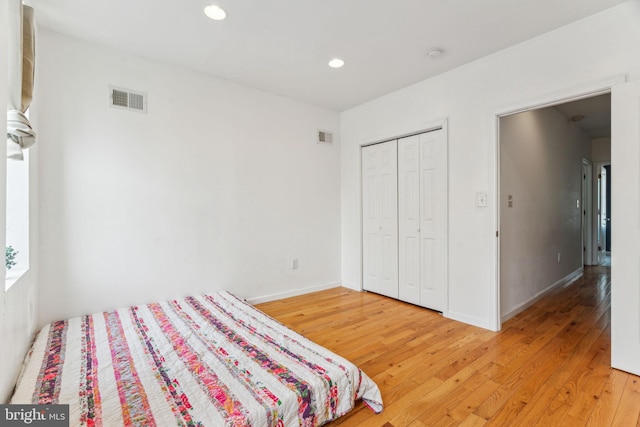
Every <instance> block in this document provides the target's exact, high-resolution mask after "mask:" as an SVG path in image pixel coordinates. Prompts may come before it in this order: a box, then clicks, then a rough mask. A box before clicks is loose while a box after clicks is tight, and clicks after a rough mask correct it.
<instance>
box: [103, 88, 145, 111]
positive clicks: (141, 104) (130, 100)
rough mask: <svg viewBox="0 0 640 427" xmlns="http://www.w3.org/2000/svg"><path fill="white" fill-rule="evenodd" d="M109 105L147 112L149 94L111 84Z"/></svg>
mask: <svg viewBox="0 0 640 427" xmlns="http://www.w3.org/2000/svg"><path fill="white" fill-rule="evenodd" d="M109 105H110V106H111V107H115V108H122V109H125V110H131V111H138V112H140V113H146V112H147V94H146V93H142V92H136V91H133V90H130V89H123V88H119V87H115V86H109Z"/></svg>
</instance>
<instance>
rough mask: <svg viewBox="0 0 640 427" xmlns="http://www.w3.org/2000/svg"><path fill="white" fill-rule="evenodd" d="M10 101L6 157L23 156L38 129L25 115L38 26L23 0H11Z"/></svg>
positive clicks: (31, 89)
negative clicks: (33, 126)
mask: <svg viewBox="0 0 640 427" xmlns="http://www.w3.org/2000/svg"><path fill="white" fill-rule="evenodd" d="M8 11H9V40H8V42H9V46H8V50H9V52H8V53H9V100H8V101H9V102H8V105H7V157H8V158H10V159H17V160H23V155H22V150H24V149H26V148H29V147H31V146H32V145H33V144H35V143H36V133H35V131H34V130H33V128H32V127H31V123H29V119H28V118H27V116H25V114H24V113H25V112H26V111H27V109H28V108H29V105H30V104H31V99H32V97H33V80H34V75H35V29H34V20H33V9H32V8H31V7H29V6H25V5H23V4H22V0H9V9H8Z"/></svg>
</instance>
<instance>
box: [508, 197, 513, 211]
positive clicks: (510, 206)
mask: <svg viewBox="0 0 640 427" xmlns="http://www.w3.org/2000/svg"><path fill="white" fill-rule="evenodd" d="M507 207H509V208H512V207H513V196H512V195H511V194H509V196H508V197H507Z"/></svg>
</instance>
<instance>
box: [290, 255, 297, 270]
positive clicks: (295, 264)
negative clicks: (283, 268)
mask: <svg viewBox="0 0 640 427" xmlns="http://www.w3.org/2000/svg"><path fill="white" fill-rule="evenodd" d="M298 266H299V264H298V258H294V259H292V260H291V269H292V270H297V269H298Z"/></svg>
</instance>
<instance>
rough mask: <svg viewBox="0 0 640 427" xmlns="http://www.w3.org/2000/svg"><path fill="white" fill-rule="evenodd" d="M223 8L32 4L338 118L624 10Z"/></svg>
mask: <svg viewBox="0 0 640 427" xmlns="http://www.w3.org/2000/svg"><path fill="white" fill-rule="evenodd" d="M211 1H213V2H214V3H216V4H218V5H220V6H222V7H223V8H224V9H225V10H226V11H227V14H228V18H227V19H226V20H224V21H212V20H210V19H208V18H207V17H206V16H205V15H204V14H203V13H202V11H203V8H204V6H206V5H207V4H209V3H210V0H177V1H176V0H173V1H171V0H155V1H152V0H109V1H98V0H26V2H27V3H28V4H30V5H32V6H33V7H34V8H35V10H36V19H37V21H38V23H39V25H41V26H43V27H46V28H49V29H51V30H54V31H57V32H60V33H63V34H67V35H70V36H74V37H78V38H81V39H84V40H87V41H90V42H94V43H98V44H101V45H105V46H109V47H113V48H116V49H120V50H122V51H126V52H129V53H132V54H135V55H139V56H143V57H146V58H149V59H152V60H156V61H160V62H164V63H169V64H175V65H179V66H182V67H185V68H188V69H191V70H195V71H198V72H202V73H206V74H209V75H212V76H216V77H219V78H222V79H226V80H230V81H234V82H237V83H240V84H243V85H247V86H251V87H254V88H258V89H261V90H265V91H268V92H272V93H276V94H279V95H283V96H286V97H290V98H293V99H297V100H301V101H304V102H308V103H310V104H314V105H318V106H323V107H326V108H330V109H333V110H336V111H343V110H346V109H349V108H351V107H354V106H357V105H359V104H362V103H364V102H367V101H370V100H372V99H375V98H377V97H379V96H381V95H384V94H387V93H389V92H392V91H394V90H397V89H400V88H402V87H406V86H408V85H411V84H413V83H416V82H419V81H421V80H424V79H426V78H428V77H431V76H434V75H436V74H439V73H442V72H444V71H447V70H450V69H452V68H455V67H458V66H460V65H462V64H465V63H468V62H471V61H473V60H475V59H478V58H481V57H483V56H486V55H488V54H491V53H494V52H496V51H499V50H501V49H504V48H507V47H509V46H513V45H515V44H517V43H520V42H522V41H525V40H527V39H530V38H532V37H535V36H537V35H540V34H543V33H545V32H548V31H550V30H553V29H555V28H558V27H560V26H563V25H565V24H568V23H570V22H573V21H576V20H579V19H581V18H583V17H586V16H589V15H592V14H594V13H597V12H599V11H602V10H604V9H607V8H609V7H613V6H615V5H617V4H620V3H623V2H624V0H587V1H585V0H561V1H558V0H515V1H514V0H484V1H477V0H446V1H443V0H401V1H388V0H387V1H382V0H348V1H345V0H211ZM434 48H438V49H441V50H442V51H443V55H442V56H441V57H440V58H439V59H437V60H432V59H430V58H429V57H428V55H427V52H429V51H430V50H431V49H434ZM334 57H340V58H342V59H344V60H345V61H346V65H345V66H344V67H343V68H341V69H332V68H329V67H328V66H327V63H328V62H329V60H330V59H332V58H334Z"/></svg>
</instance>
